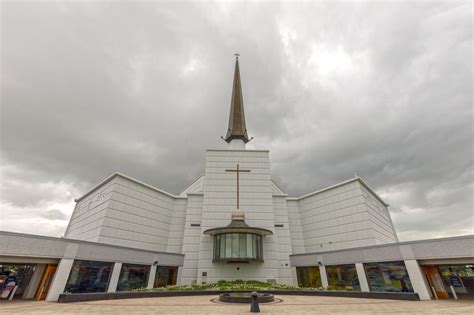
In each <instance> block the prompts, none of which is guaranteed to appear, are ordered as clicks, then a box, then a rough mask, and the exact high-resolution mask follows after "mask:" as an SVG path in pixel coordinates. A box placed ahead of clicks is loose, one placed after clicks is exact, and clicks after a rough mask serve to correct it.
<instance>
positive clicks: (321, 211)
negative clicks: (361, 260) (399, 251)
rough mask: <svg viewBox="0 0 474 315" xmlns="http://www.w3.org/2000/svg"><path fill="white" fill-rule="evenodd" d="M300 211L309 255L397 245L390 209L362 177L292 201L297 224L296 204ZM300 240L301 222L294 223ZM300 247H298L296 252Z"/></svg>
mask: <svg viewBox="0 0 474 315" xmlns="http://www.w3.org/2000/svg"><path fill="white" fill-rule="evenodd" d="M295 201H296V202H297V208H298V210H299V220H300V222H301V232H302V233H303V240H304V247H305V250H304V251H305V252H315V251H317V252H321V251H330V250H337V249H344V248H354V247H360V246H367V245H376V244H383V243H390V242H396V241H397V237H396V233H395V229H394V227H393V224H392V221H391V219H390V215H389V213H388V209H387V207H386V206H385V204H384V203H383V202H382V201H381V200H379V198H378V197H377V195H375V193H373V192H372V191H371V190H370V189H369V188H367V187H366V186H365V184H364V183H363V182H362V180H360V179H359V178H354V179H351V180H348V181H346V182H343V183H340V184H338V185H335V186H332V187H329V188H326V189H323V190H321V191H317V192H314V193H311V194H308V195H305V196H303V197H300V198H289V199H288V202H289V206H288V209H289V211H290V217H291V216H293V217H294V219H293V221H297V220H298V217H297V216H295V215H294V212H295V208H296V207H295V204H294V202H295ZM292 228H293V229H295V232H293V233H295V234H296V235H295V241H296V240H297V233H299V231H298V230H297V229H298V227H297V223H294V224H292ZM296 248H298V247H297V246H296V244H295V246H294V249H296Z"/></svg>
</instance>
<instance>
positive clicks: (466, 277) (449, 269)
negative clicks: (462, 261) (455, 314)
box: [438, 265, 474, 293]
mask: <svg viewBox="0 0 474 315" xmlns="http://www.w3.org/2000/svg"><path fill="white" fill-rule="evenodd" d="M438 269H439V274H440V275H441V278H442V279H443V281H444V284H445V285H446V287H447V288H449V287H450V286H453V289H454V291H455V292H456V293H467V292H468V290H467V288H466V287H465V284H464V282H466V283H470V282H471V281H472V280H471V279H474V270H473V265H445V266H438Z"/></svg>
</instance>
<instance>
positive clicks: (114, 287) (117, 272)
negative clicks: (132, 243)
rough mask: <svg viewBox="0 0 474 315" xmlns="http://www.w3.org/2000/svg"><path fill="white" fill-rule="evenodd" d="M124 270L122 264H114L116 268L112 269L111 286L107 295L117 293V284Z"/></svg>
mask: <svg viewBox="0 0 474 315" xmlns="http://www.w3.org/2000/svg"><path fill="white" fill-rule="evenodd" d="M121 270H122V263H121V262H116V263H114V267H113V269H112V275H111V276H110V281H109V286H108V288H107V293H114V292H115V291H117V284H118V281H119V277H120V271H121Z"/></svg>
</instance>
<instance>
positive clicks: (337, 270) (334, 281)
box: [326, 265, 360, 291]
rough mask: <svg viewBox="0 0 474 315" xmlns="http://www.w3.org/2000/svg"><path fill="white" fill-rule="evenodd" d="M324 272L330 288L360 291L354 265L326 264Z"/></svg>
mask: <svg viewBox="0 0 474 315" xmlns="http://www.w3.org/2000/svg"><path fill="white" fill-rule="evenodd" d="M326 274H327V276H328V284H329V286H330V287H331V288H332V289H335V290H353V291H360V285H359V278H358V277H357V270H356V267H355V265H338V266H326Z"/></svg>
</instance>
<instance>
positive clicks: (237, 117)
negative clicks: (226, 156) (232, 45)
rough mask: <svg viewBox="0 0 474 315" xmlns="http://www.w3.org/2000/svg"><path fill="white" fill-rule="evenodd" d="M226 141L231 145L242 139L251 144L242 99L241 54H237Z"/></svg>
mask: <svg viewBox="0 0 474 315" xmlns="http://www.w3.org/2000/svg"><path fill="white" fill-rule="evenodd" d="M223 139H224V140H225V141H227V142H228V143H230V142H231V141H232V140H234V139H240V140H242V141H243V142H244V143H247V142H249V141H250V140H251V139H249V137H248V135H247V127H246V125H245V114H244V99H243V97H242V85H241V83H240V70H239V54H235V71H234V85H233V87H232V99H231V102H230V115H229V126H228V128H227V134H226V136H225V138H223Z"/></svg>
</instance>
